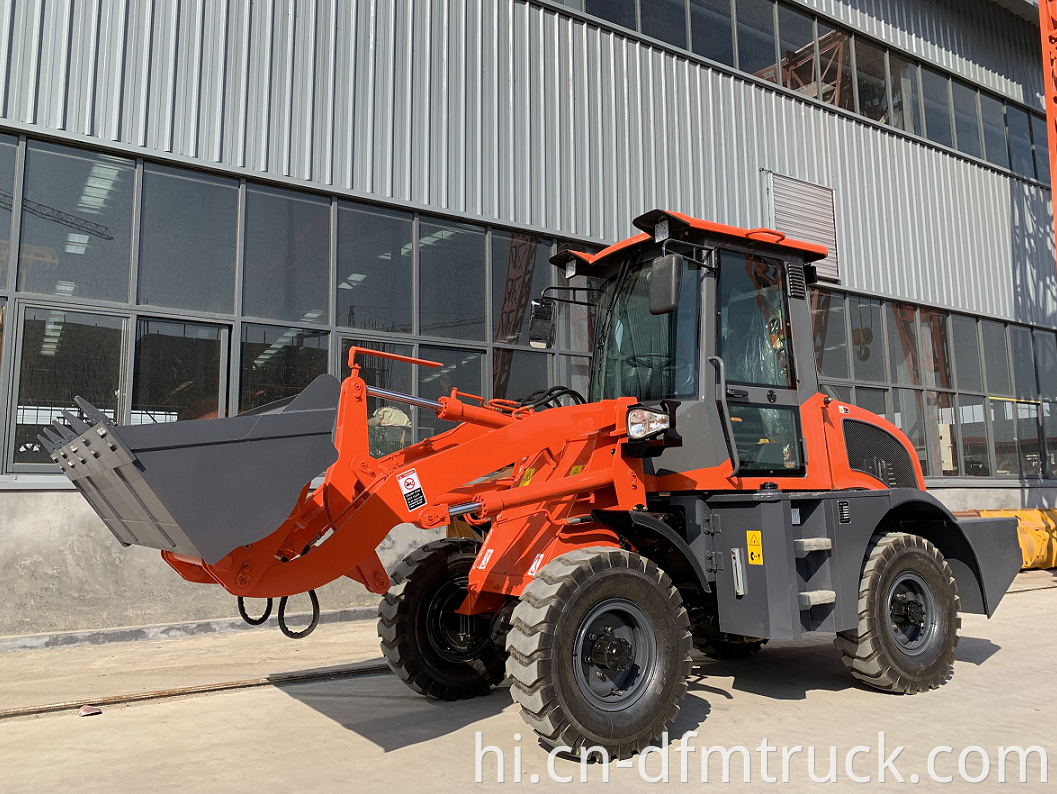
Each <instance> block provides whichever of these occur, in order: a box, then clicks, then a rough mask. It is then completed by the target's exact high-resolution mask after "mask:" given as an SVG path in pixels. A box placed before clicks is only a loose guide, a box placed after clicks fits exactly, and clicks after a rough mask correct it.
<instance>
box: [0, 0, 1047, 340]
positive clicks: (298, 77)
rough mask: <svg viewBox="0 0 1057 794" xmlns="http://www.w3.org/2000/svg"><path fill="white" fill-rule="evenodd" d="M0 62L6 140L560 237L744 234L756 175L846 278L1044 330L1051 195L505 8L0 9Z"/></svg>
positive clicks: (54, 4) (1, 5)
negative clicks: (788, 201) (8, 128)
mask: <svg viewBox="0 0 1057 794" xmlns="http://www.w3.org/2000/svg"><path fill="white" fill-rule="evenodd" d="M826 2H827V3H829V4H830V5H834V10H835V11H836V10H839V9H837V8H836V3H835V0H826ZM846 2H847V3H848V8H849V9H859V10H858V11H856V12H855V13H856V14H858V15H860V16H862V17H863V22H862V24H863V26H864V27H870V26H873V27H877V26H878V25H880V23H878V22H876V21H873V22H870V23H869V24H867V22H869V19H868V18H869V13H870V9H872V8H873V7H874V6H878V7H884V8H888V7H889V6H890V5H892V4H895V3H897V2H898V0H846ZM819 5H820V7H821V6H822V5H824V3H822V2H821V0H820V2H819ZM902 5H914V3H909V0H908V2H907V3H903V4H902ZM922 5H924V4H922ZM841 13H842V14H844V15H845V16H848V15H850V14H852V11H851V10H847V11H843V12H841ZM858 18H859V17H858V16H857V17H856V19H858ZM985 22H986V20H982V21H981V24H984V23H985ZM889 24H893V25H895V27H896V28H898V27H899V25H898V21H896V22H890V23H889ZM1024 24H1025V26H1027V23H1024ZM1028 27H1030V26H1028ZM986 33H987V31H986V30H984V29H983V28H981V29H980V30H975V31H972V32H971V35H972V36H973V37H975V38H973V41H974V42H975V41H979V40H981V39H980V37H983V36H984V35H985V34H986ZM964 35H966V36H970V33H966V34H964ZM0 64H2V65H6V66H7V73H6V74H5V75H3V79H0V116H2V117H4V118H6V119H9V120H11V121H13V122H17V123H19V124H22V125H31V126H33V127H39V128H44V129H48V130H57V131H63V132H67V133H72V134H75V135H78V136H85V137H86V138H90V139H93V140H95V141H97V142H103V143H105V142H108V141H119V142H122V143H124V144H127V145H131V146H133V147H137V148H142V149H143V150H144V153H145V154H148V155H149V154H150V153H152V152H160V153H173V154H175V155H180V156H183V157H188V158H193V159H195V160H198V161H201V162H203V163H205V164H210V165H220V166H223V167H229V168H232V169H246V170H247V171H249V172H258V173H261V174H267V175H271V176H276V177H291V178H294V179H299V180H306V181H308V182H311V183H313V184H314V185H316V186H320V187H323V188H326V189H330V190H334V191H337V192H350V193H353V194H359V195H366V196H373V197H377V198H379V199H384V200H395V201H400V202H412V203H416V204H419V205H428V206H431V207H435V208H437V209H441V210H447V211H450V212H453V213H459V214H465V215H467V216H471V217H475V218H480V219H484V220H494V221H497V222H501V223H504V224H511V225H530V226H534V227H538V228H545V229H548V230H550V231H551V232H553V233H555V234H559V235H561V234H564V235H570V236H577V237H585V238H594V239H600V240H608V241H612V240H616V239H619V238H621V237H623V236H625V235H626V234H628V233H629V232H630V231H631V225H630V219H631V218H632V217H633V216H634V215H636V214H637V213H639V212H642V211H644V210H646V209H649V208H651V207H655V206H663V207H668V208H672V209H677V210H681V211H683V212H687V213H691V214H695V215H699V216H702V217H707V218H713V219H716V220H719V221H722V222H726V223H732V224H737V225H743V226H757V225H760V224H761V223H764V222H765V221H766V219H767V217H768V215H769V207H768V206H767V204H768V201H767V196H766V190H765V182H764V180H765V175H764V174H763V170H769V171H774V172H776V173H780V174H785V175H788V176H791V177H794V178H798V179H803V180H807V181H810V182H815V183H818V184H822V185H826V186H829V187H832V188H833V189H834V191H835V200H836V215H837V218H836V220H837V236H838V240H839V241H840V243H841V251H840V254H841V265H842V270H843V276H844V281H845V283H846V284H849V285H850V286H852V287H854V288H858V289H864V290H869V291H874V292H877V293H880V294H885V295H896V296H901V297H905V298H908V299H912V300H919V301H925V302H929V303H936V304H941V305H948V306H954V307H957V308H961V309H964V310H968V311H975V312H980V313H985V314H991V315H997V316H1002V317H1007V318H1011V319H1017V320H1022V321H1032V322H1038V323H1044V324H1051V325H1057V301H1055V290H1057V287H1055V277H1054V269H1055V266H1054V252H1053V246H1052V240H1051V235H1050V232H1049V230H1048V224H1049V215H1048V209H1047V202H1048V200H1049V191H1044V190H1042V189H1041V188H1038V187H1035V186H1032V185H1029V184H1027V183H1024V182H1020V181H1017V180H1013V179H1010V178H1008V177H1006V176H1004V175H1002V174H1000V173H997V172H996V171H994V170H991V169H989V168H986V167H983V166H979V165H975V164H970V163H968V162H966V161H964V160H962V159H960V158H958V157H955V156H953V155H950V154H946V153H943V152H940V151H937V150H936V149H934V148H932V147H930V146H927V145H925V144H922V143H919V142H915V141H911V140H908V139H906V138H903V137H900V136H899V135H897V134H895V133H892V132H888V131H885V130H882V129H878V128H876V127H874V126H871V125H868V124H863V123H860V122H857V121H855V120H850V119H849V118H847V117H846V116H842V115H840V114H836V113H832V112H829V111H826V110H824V109H821V108H819V107H817V106H812V105H809V104H806V103H804V102H802V101H799V100H797V99H795V98H793V97H792V96H789V95H785V94H783V93H781V92H776V91H774V90H771V89H768V88H764V87H761V86H757V85H754V84H752V83H748V82H745V81H743V80H741V79H739V78H736V77H732V76H730V75H726V74H722V73H720V72H717V71H715V70H712V69H709V68H707V67H704V66H702V65H700V64H697V63H693V62H690V61H687V60H684V59H682V58H679V57H677V56H674V55H671V54H668V53H665V52H662V51H658V50H655V49H652V48H651V47H649V46H646V45H644V44H641V43H638V42H636V41H634V40H629V39H627V38H625V37H624V36H622V35H618V34H616V33H613V32H610V31H607V30H600V29H599V28H598V27H595V26H593V25H590V24H585V23H583V22H581V21H577V20H573V19H570V18H569V17H566V16H563V15H560V14H558V13H555V12H554V10H553V9H547V8H542V7H540V6H537V5H531V4H529V3H526V2H520V1H518V0H432V1H431V2H426V1H425V0H341V1H340V2H338V1H337V0H257V2H254V3H252V4H250V3H248V2H244V0H179V1H178V0H153V1H152V0H65V1H64V0H48V2H43V1H42V0H0ZM981 68H983V69H985V70H986V69H988V68H989V67H988V65H987V64H981Z"/></svg>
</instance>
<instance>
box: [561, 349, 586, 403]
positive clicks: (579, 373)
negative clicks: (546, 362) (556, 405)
mask: <svg viewBox="0 0 1057 794" xmlns="http://www.w3.org/2000/svg"><path fill="white" fill-rule="evenodd" d="M557 364H558V377H557V378H556V379H555V385H557V386H565V387H566V388H569V389H572V390H573V391H575V392H577V393H578V394H579V395H580V396H581V397H583V398H585V399H586V398H587V395H588V393H589V392H590V391H591V359H589V358H584V357H581V356H558V362H557ZM568 402H569V401H568V400H565V401H564V402H563V404H568Z"/></svg>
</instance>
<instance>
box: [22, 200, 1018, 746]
mask: <svg viewBox="0 0 1057 794" xmlns="http://www.w3.org/2000/svg"><path fill="white" fill-rule="evenodd" d="M634 224H635V226H636V227H637V228H638V229H639V230H640V233H639V234H637V235H636V236H633V237H631V238H630V239H627V240H624V241H623V242H620V243H617V244H616V245H612V246H610V247H609V248H606V249H605V250H603V251H601V252H600V253H597V254H585V253H577V252H574V251H564V252H562V253H559V254H558V255H557V256H556V257H554V259H553V260H552V262H553V264H555V265H556V266H557V267H559V268H560V269H562V270H563V271H564V272H565V274H566V276H569V277H573V276H589V277H592V278H594V279H595V280H596V282H595V283H598V284H600V287H599V289H598V291H597V293H596V298H595V299H594V300H593V301H592V303H593V304H595V305H597V322H596V326H597V327H596V329H595V337H596V338H595V341H594V352H593V359H592V374H591V381H590V393H589V394H588V395H579V394H577V393H576V392H574V391H573V390H571V389H565V388H556V389H552V390H550V391H549V392H545V393H543V394H541V395H536V396H535V397H533V398H532V399H528V400H523V401H508V400H485V399H483V398H481V397H479V396H474V395H471V394H465V393H461V392H459V391H458V390H454V389H453V390H452V391H451V393H450V394H448V395H446V396H444V397H441V398H440V399H438V400H436V401H432V400H426V399H422V398H420V397H417V396H413V395H407V394H400V393H397V392H393V391H389V390H387V389H382V388H376V387H373V386H370V385H368V384H367V383H365V381H364V379H363V378H362V377H361V376H360V362H361V361H362V360H363V358H364V357H365V356H383V357H388V358H396V359H400V360H402V361H409V362H411V363H413V364H414V365H417V366H421V367H432V366H437V365H436V364H435V363H433V362H429V361H424V360H418V359H411V358H406V357H399V356H394V355H391V354H383V353H380V352H376V351H369V350H362V349H356V348H354V349H352V350H351V351H350V354H349V366H350V368H351V375H350V376H349V377H348V378H346V379H345V380H344V381H343V382H341V383H339V381H338V380H337V379H335V378H333V377H331V376H326V375H324V376H320V377H319V378H317V379H316V380H315V381H314V382H313V383H312V384H311V385H310V386H309V387H308V388H307V389H306V390H305V391H304V392H302V393H301V394H300V395H298V396H297V397H295V398H293V399H290V400H285V401H281V402H277V403H272V404H270V405H267V406H265V407H263V408H260V409H258V410H255V411H248V412H246V413H243V414H240V415H238V416H234V417H231V418H225V419H207V420H199V421H190V422H174V423H167V424H153V425H137V426H123V427H118V426H115V425H114V423H113V422H111V421H110V420H109V419H108V418H107V417H106V416H105V415H104V414H103V413H102V412H100V411H98V410H96V409H95V408H94V407H93V406H91V405H90V404H88V403H87V402H85V401H83V400H80V399H78V400H77V405H78V407H79V411H78V412H74V411H68V412H66V413H65V415H64V417H63V418H62V419H60V420H57V421H56V422H55V423H54V429H50V428H49V429H48V430H47V431H46V433H45V436H44V437H42V439H41V440H42V441H43V442H44V443H45V444H46V446H47V448H48V450H49V452H50V453H51V456H52V459H53V460H54V461H55V462H56V463H57V464H58V466H59V467H60V468H61V469H62V471H63V472H65V474H66V475H67V476H68V477H69V478H70V480H72V481H73V483H74V485H75V486H76V487H77V488H78V490H80V492H81V493H82V494H83V495H84V496H85V498H86V499H87V500H88V501H89V502H90V504H91V505H92V507H93V508H94V509H95V510H96V512H97V513H98V514H99V516H100V517H101V518H102V520H103V522H104V523H105V524H106V526H107V527H109V529H110V530H111V531H112V532H113V534H114V536H115V537H116V538H117V539H118V541H120V542H121V543H122V544H125V545H129V544H135V545H141V546H149V547H153V548H157V549H161V550H162V558H163V559H164V560H165V562H166V563H168V564H169V565H170V566H171V567H172V568H173V569H174V570H175V571H176V572H177V573H178V574H179V575H180V576H182V577H183V578H184V579H186V580H187V581H190V582H199V583H206V584H218V585H220V586H221V587H223V588H224V589H225V590H227V591H228V592H229V593H231V594H232V595H235V596H237V597H238V600H239V609H240V611H241V612H242V614H243V616H244V617H246V618H247V619H248V620H251V621H254V622H259V621H261V620H262V618H259V617H258V618H250V617H249V615H247V613H246V610H245V607H244V599H247V598H263V599H269V601H268V611H270V609H271V604H272V602H271V599H273V598H279V599H281V600H280V603H279V618H280V625H281V626H282V628H283V630H284V631H285V632H287V633H288V634H290V635H291V636H296V635H297V634H298V633H299V632H295V631H293V630H291V629H289V627H288V626H287V624H286V622H285V607H286V599H287V598H288V597H290V596H292V595H295V594H300V593H305V592H312V591H314V589H315V588H318V587H320V586H322V585H324V584H326V583H328V582H330V581H332V580H334V579H337V578H339V577H342V576H346V577H350V578H352V579H355V580H356V581H358V582H360V583H361V584H362V585H363V586H364V587H366V588H367V589H368V590H369V591H371V592H373V593H377V594H379V595H380V596H382V600H381V606H380V615H379V634H380V636H381V646H382V651H383V653H384V655H385V657H386V658H387V659H388V661H389V664H390V666H391V667H392V669H393V671H394V672H395V673H396V674H397V675H398V676H399V677H400V678H401V679H402V680H403V681H404V682H405V683H406V684H407V685H408V686H409V687H411V688H412V689H413V690H415V691H416V692H419V693H422V694H423V695H426V696H428V697H432V698H438V699H442V700H454V699H459V698H468V697H473V696H475V695H481V694H484V693H486V692H488V691H489V689H490V688H492V687H494V686H496V685H498V684H500V682H502V681H503V680H504V679H506V678H509V680H510V691H511V693H512V695H513V698H514V700H515V701H516V702H517V703H518V704H520V707H521V712H522V714H523V716H524V718H525V720H526V721H527V722H528V724H529V725H530V726H531V727H532V728H533V730H534V731H535V732H536V733H537V734H538V735H539V738H540V740H541V742H542V743H543V744H544V745H546V746H549V747H552V748H564V749H566V750H567V751H568V752H571V753H576V752H578V751H580V750H581V749H583V748H591V747H595V748H604V749H605V751H606V752H607V753H608V754H609V756H610V757H626V756H629V755H632V754H634V753H636V752H638V751H640V750H642V749H643V748H644V747H646V746H647V745H648V744H650V743H652V742H655V741H656V740H657V739H658V737H660V736H661V733H662V731H663V730H664V729H665V727H666V726H667V725H669V724H670V723H671V722H672V720H673V719H674V718H675V716H676V714H677V713H678V711H679V702H680V700H681V699H682V698H683V697H684V696H685V695H686V693H687V686H688V677H689V675H690V673H691V668H692V667H693V666H694V664H695V661H694V657H693V656H692V654H693V653H694V652H695V649H696V651H698V652H700V653H703V654H705V655H707V656H710V657H713V658H720V659H735V658H739V657H747V656H749V655H751V654H754V653H756V652H758V651H760V649H761V648H762V647H763V645H764V644H765V643H766V642H768V641H769V640H783V639H796V638H800V637H804V636H807V635H811V634H824V635H835V638H836V639H835V645H836V652H837V653H839V654H840V657H841V658H842V659H843V662H844V664H845V665H846V666H847V668H848V669H849V671H850V672H851V674H852V675H853V676H854V677H855V678H857V679H859V680H860V681H861V682H864V683H865V684H867V685H869V686H871V687H875V688H876V689H879V690H882V691H885V692H890V693H901V694H910V693H918V692H923V691H925V690H929V689H931V688H935V687H938V686H940V685H941V684H943V683H944V682H946V681H947V680H948V678H949V677H950V676H951V674H952V670H953V661H954V651H955V646H956V645H957V642H958V629H959V625H960V617H959V615H960V613H962V612H970V613H981V614H986V615H988V616H991V615H992V614H993V613H994V611H995V609H996V607H997V606H998V603H999V601H1000V600H1001V599H1002V596H1003V595H1004V593H1005V592H1006V590H1007V588H1008V587H1009V585H1010V583H1011V582H1012V580H1013V577H1014V575H1015V574H1016V572H1017V570H1018V569H1019V567H1020V559H1021V556H1020V551H1019V547H1018V543H1017V533H1016V522H1015V520H1013V519H974V520H958V519H956V518H955V517H954V516H953V515H952V514H951V513H950V511H948V510H947V509H946V508H945V507H944V506H943V505H942V504H940V502H938V501H937V500H936V499H935V498H934V497H932V496H931V495H929V493H927V492H926V490H925V487H924V482H923V479H922V473H921V468H920V465H919V462H918V453H917V451H916V450H915V448H914V447H913V446H912V444H911V443H910V442H909V441H908V439H907V437H906V436H905V435H904V434H903V433H902V432H900V430H899V429H898V428H897V427H895V426H894V425H893V424H891V423H889V422H888V421H886V420H885V419H883V418H881V417H879V416H876V415H874V414H872V413H869V412H867V411H865V410H863V409H861V408H858V407H856V406H854V405H850V404H847V403H844V402H842V401H840V400H837V399H833V398H832V397H829V396H826V395H823V394H821V393H820V392H819V387H818V382H817V377H816V371H815V364H814V351H813V349H812V338H811V329H810V312H809V304H808V292H807V288H808V284H809V283H811V282H812V281H813V279H814V275H813V270H814V268H813V265H812V264H811V263H812V262H815V261H818V260H819V259H822V258H824V257H825V256H826V250H825V248H823V247H820V246H817V245H812V244H809V243H803V242H797V241H794V240H791V239H787V238H786V237H785V236H784V235H782V234H781V233H779V232H776V231H773V230H769V229H752V230H745V229H739V228H734V227H730V226H725V225H720V224H717V223H711V222H707V221H702V220H697V219H694V218H690V217H688V216H685V215H682V214H680V213H677V212H666V211H661V210H655V211H652V212H649V213H647V214H645V215H642V216H641V217H639V218H637V219H635V221H634ZM560 310H561V306H560V299H554V298H546V297H544V298H542V299H540V300H538V301H535V302H534V303H533V310H532V317H531V325H532V338H533V342H534V344H537V345H539V344H543V345H545V344H547V343H548V341H549V338H550V337H552V335H553V320H554V315H555V313H556V312H557V311H560ZM369 396H370V397H374V398H376V399H379V400H384V401H388V402H391V403H394V404H399V405H402V406H405V407H406V406H413V407H417V408H419V409H423V410H426V411H432V412H434V413H435V414H436V416H437V418H438V419H440V420H445V421H448V422H454V423H456V424H455V426H454V428H453V429H450V430H447V431H446V432H442V433H440V434H439V435H435V436H433V437H430V438H426V439H424V440H422V441H420V442H418V443H415V444H412V445H411V446H408V447H406V448H404V449H400V450H397V451H395V452H392V453H391V454H386V455H384V456H382V457H375V456H372V454H371V447H370V439H369V433H368V430H369V426H368V410H367V405H368V402H367V401H368V397H369ZM376 451H377V448H376ZM320 476H321V477H322V479H321V480H320ZM401 524H413V525H415V526H417V527H420V528H422V529H423V530H437V529H440V528H443V527H449V528H451V527H457V529H458V531H452V530H451V529H449V531H448V533H447V534H448V535H449V537H447V538H444V539H441V540H434V541H432V542H429V543H426V544H425V545H423V546H422V547H421V548H419V549H417V550H415V551H414V552H412V553H411V554H410V555H409V556H408V557H407V558H406V559H405V560H404V561H403V562H402V563H401V564H400V565H399V566H398V567H397V568H396V569H395V571H394V572H393V573H392V575H390V573H389V572H387V571H386V569H385V567H383V565H382V563H381V561H380V560H379V557H378V554H377V552H376V547H377V546H378V544H379V543H380V542H381V541H382V540H383V538H385V537H386V535H387V534H388V533H389V532H390V530H391V529H392V528H393V527H395V526H397V525H401ZM451 535H459V537H451ZM313 596H314V593H313ZM313 604H314V613H315V614H314V619H313V625H314V620H315V619H316V618H318V602H316V601H315V600H313ZM266 615H267V612H266V613H265V616H266ZM300 633H304V632H300Z"/></svg>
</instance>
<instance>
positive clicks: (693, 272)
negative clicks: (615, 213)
mask: <svg viewBox="0 0 1057 794" xmlns="http://www.w3.org/2000/svg"><path fill="white" fill-rule="evenodd" d="M635 226H636V227H638V228H639V229H642V230H643V231H644V233H643V234H640V235H637V236H635V237H632V238H630V239H628V240H625V241H623V242H621V243H617V244H616V245H613V246H611V247H609V248H607V249H605V250H603V251H602V252H600V253H599V254H597V255H595V256H590V255H584V254H578V253H575V252H572V251H564V252H562V253H560V254H558V255H557V256H555V257H554V258H553V259H552V260H551V261H552V262H553V263H554V264H555V265H557V266H559V267H561V268H563V269H564V270H565V273H566V275H567V276H568V277H572V276H575V275H584V276H590V277H593V278H596V279H597V280H598V281H599V282H600V285H599V289H598V292H597V293H596V296H597V307H598V315H597V320H596V333H595V344H594V358H593V360H592V366H591V384H590V394H589V399H590V401H591V402H595V401H599V400H607V399H614V398H618V397H634V398H635V399H637V400H639V401H640V403H641V404H642V405H643V407H645V408H647V409H650V410H655V411H658V412H662V411H663V412H667V413H669V414H670V415H671V420H672V424H673V425H674V427H675V428H676V429H677V433H670V434H669V436H671V437H672V438H670V439H669V441H673V439H675V438H677V440H676V441H674V442H673V443H666V444H664V445H663V448H662V445H657V444H654V445H652V446H650V447H649V448H648V449H647V450H646V451H645V455H644V456H646V457H651V458H655V460H653V461H652V465H650V466H649V468H652V469H655V470H657V472H658V473H663V470H670V471H687V470H691V469H698V468H706V467H709V466H714V465H718V464H720V463H722V462H723V461H724V460H726V459H728V458H729V459H730V460H731V461H732V462H733V465H734V468H735V473H736V474H740V475H742V476H745V475H750V476H770V475H774V476H798V475H802V474H803V473H804V472H805V466H806V460H805V454H804V449H803V444H802V442H801V438H802V433H801V429H800V416H799V407H800V405H801V404H802V403H803V402H804V401H805V400H806V399H808V398H809V397H811V396H812V395H814V394H815V393H816V392H817V391H818V384H817V379H816V374H815V367H814V362H813V353H812V349H811V335H810V326H809V312H808V307H807V300H806V298H807V290H806V285H807V282H808V281H809V280H812V281H813V280H814V279H813V272H812V271H813V268H808V269H807V271H806V272H805V262H811V261H816V260H818V259H821V258H823V257H825V255H826V250H825V248H823V247H821V246H815V245H811V244H808V243H800V242H795V241H791V240H787V239H786V238H785V236H784V235H782V234H781V233H779V232H775V231H773V230H769V229H755V230H750V231H747V230H743V229H738V228H735V227H730V226H723V225H720V224H714V223H709V222H706V221H699V220H695V219H692V218H689V217H687V216H684V215H680V214H678V213H671V212H663V211H660V210H654V211H653V212H650V213H647V214H645V215H643V216H641V217H639V218H637V219H636V220H635ZM547 303H550V305H549V306H547V305H546V304H547ZM548 312H549V315H550V317H551V318H553V313H554V304H553V303H552V302H548V301H547V300H546V299H544V300H543V301H542V302H540V301H537V302H534V307H533V318H534V320H535V321H536V322H535V323H534V324H533V325H534V327H535V333H533V334H532V336H533V337H534V341H536V342H537V343H538V342H539V341H540V340H541V339H543V340H546V339H547V333H548V332H549V331H548V328H547V326H546V323H545V322H544V321H543V320H542V319H541V315H543V314H545V313H548Z"/></svg>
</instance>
